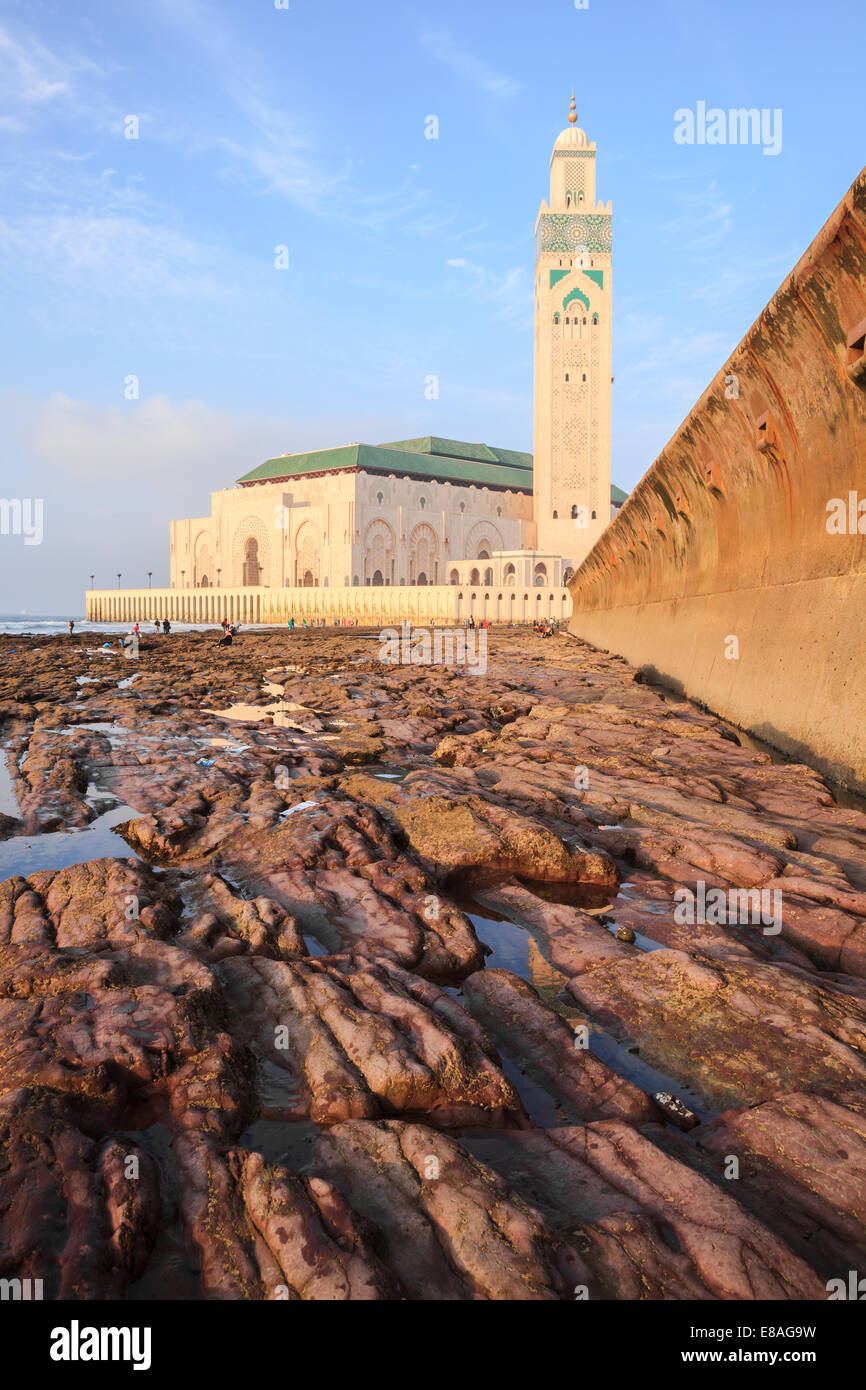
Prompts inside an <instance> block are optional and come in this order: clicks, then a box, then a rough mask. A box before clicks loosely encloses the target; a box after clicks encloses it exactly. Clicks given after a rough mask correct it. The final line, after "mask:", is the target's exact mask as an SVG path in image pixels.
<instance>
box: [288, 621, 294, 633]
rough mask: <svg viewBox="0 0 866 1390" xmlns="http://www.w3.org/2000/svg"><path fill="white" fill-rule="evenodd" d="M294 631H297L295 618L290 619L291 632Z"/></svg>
mask: <svg viewBox="0 0 866 1390" xmlns="http://www.w3.org/2000/svg"><path fill="white" fill-rule="evenodd" d="M294 630H295V620H294V618H289V632H294Z"/></svg>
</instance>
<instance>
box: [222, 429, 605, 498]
mask: <svg viewBox="0 0 866 1390" xmlns="http://www.w3.org/2000/svg"><path fill="white" fill-rule="evenodd" d="M344 469H351V470H353V471H354V470H360V471H363V472H366V473H399V474H408V475H409V476H410V477H413V478H430V479H441V480H443V481H445V482H455V483H474V484H475V485H476V486H479V487H492V488H499V489H510V490H511V491H513V492H531V491H532V455H531V454H522V453H519V452H517V451H516V450H514V449H493V448H491V446H490V445H489V444H466V443H464V442H463V441H462V440H459V439H440V438H438V437H437V436H436V435H427V436H425V437H424V438H421V439H398V440H397V441H396V442H395V443H393V444H345V445H343V446H342V447H341V448H337V449H313V450H310V451H309V452H308V453H305V454H278V455H277V457H276V458H271V459H266V460H265V462H264V463H261V464H259V466H258V468H254V469H253V470H252V471H251V472H250V473H245V474H244V475H243V477H242V478H238V482H239V483H240V484H241V485H242V486H249V485H251V484H253V483H266V482H274V481H276V480H277V479H280V478H287V479H288V478H298V477H302V476H305V475H309V474H314V473H331V472H334V471H335V470H337V471H342V470H344ZM610 495H611V501H612V502H624V501H625V499H626V495H627V494H626V493H624V492H623V491H622V490H621V489H620V488H618V487H611V490H610Z"/></svg>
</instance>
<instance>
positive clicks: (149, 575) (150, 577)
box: [147, 570, 153, 589]
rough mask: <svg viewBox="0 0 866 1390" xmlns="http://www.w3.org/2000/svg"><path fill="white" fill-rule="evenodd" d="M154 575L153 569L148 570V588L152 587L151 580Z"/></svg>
mask: <svg viewBox="0 0 866 1390" xmlns="http://www.w3.org/2000/svg"><path fill="white" fill-rule="evenodd" d="M152 577H153V570H148V571H147V587H148V589H149V588H150V581H151V579H152Z"/></svg>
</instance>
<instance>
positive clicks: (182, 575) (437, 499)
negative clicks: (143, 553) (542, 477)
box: [170, 473, 532, 589]
mask: <svg viewBox="0 0 866 1390" xmlns="http://www.w3.org/2000/svg"><path fill="white" fill-rule="evenodd" d="M380 499H381V500H380ZM211 504H212V505H211V516H210V517H195V518H189V519H186V520H183V521H173V522H172V523H171V571H170V573H171V585H172V587H173V588H178V589H186V588H200V587H202V583H203V581H204V580H206V581H207V587H211V588H212V587H214V586H215V585H218V586H220V587H223V588H226V587H233V588H240V587H244V586H245V585H246V587H255V586H256V585H255V581H256V580H257V579H258V581H259V583H260V584H262V585H263V586H265V587H273V588H275V587H297V588H303V587H321V588H337V587H354V586H357V587H364V585H365V584H370V585H372V584H374V582H375V583H376V584H379V583H381V584H382V585H383V586H385V587H387V586H388V585H391V584H393V585H397V586H399V585H401V584H404V585H410V584H418V585H419V586H421V585H423V584H424V583H427V584H434V585H435V584H436V583H439V584H442V583H446V582H447V575H448V573H449V571H450V568H451V566H452V564H453V562H454V561H455V560H457V561H459V560H463V559H468V560H474V559H476V558H477V557H479V556H482V554H483V552H486V554H487V555H488V556H489V555H491V554H492V553H493V552H494V551H496V550H503V549H507V550H516V549H520V548H521V547H522V546H524V545H526V544H527V543H528V540H529V537H528V528H529V527H530V525H531V516H532V498H531V496H530V495H529V494H527V493H520V492H499V491H496V490H495V489H490V488H482V487H467V486H457V485H455V484H452V483H442V482H436V481H430V482H427V481H425V480H422V479H417V478H407V477H405V476H399V475H397V474H392V475H389V476H386V477H382V476H378V475H375V474H369V473H334V474H327V475H324V476H321V477H313V478H301V479H298V480H297V481H293V482H292V483H290V484H289V483H263V484H259V485H257V486H255V487H245V488H240V487H235V488H226V489H224V490H223V491H221V492H215V493H213V495H212V499H211ZM251 542H252V543H254V551H253V552H252V553H253V554H254V557H255V560H254V563H255V564H256V565H257V566H258V567H259V568H258V570H257V571H256V572H250V568H249V562H248V561H247V563H246V565H245V560H246V557H247V556H248V555H249V554H250V550H249V547H250V544H251ZM305 581H306V583H305Z"/></svg>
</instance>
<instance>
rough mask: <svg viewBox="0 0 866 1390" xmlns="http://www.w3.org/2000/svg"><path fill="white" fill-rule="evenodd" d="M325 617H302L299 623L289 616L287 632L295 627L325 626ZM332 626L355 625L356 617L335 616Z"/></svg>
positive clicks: (326, 622) (326, 621)
mask: <svg viewBox="0 0 866 1390" xmlns="http://www.w3.org/2000/svg"><path fill="white" fill-rule="evenodd" d="M327 626H328V619H327V618H303V619H302V620H301V622H300V623H296V622H295V619H294V617H291V618H289V621H288V629H289V632H294V630H295V628H296V627H327ZM331 626H332V627H357V626H358V619H357V618H335V619H334V621H333V623H332V624H331Z"/></svg>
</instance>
